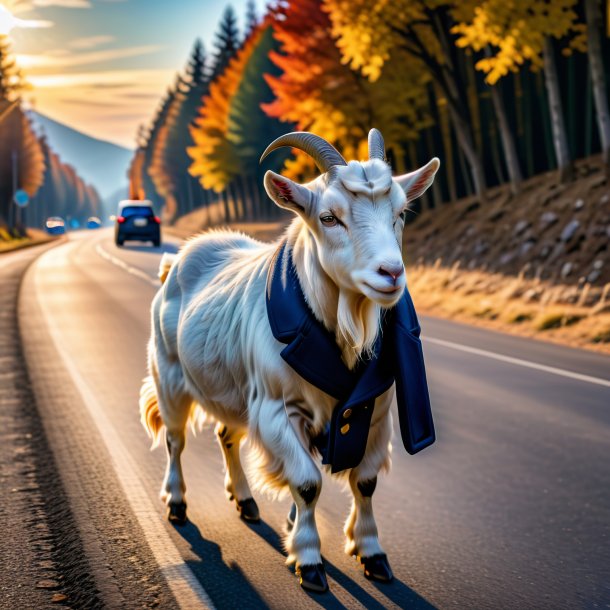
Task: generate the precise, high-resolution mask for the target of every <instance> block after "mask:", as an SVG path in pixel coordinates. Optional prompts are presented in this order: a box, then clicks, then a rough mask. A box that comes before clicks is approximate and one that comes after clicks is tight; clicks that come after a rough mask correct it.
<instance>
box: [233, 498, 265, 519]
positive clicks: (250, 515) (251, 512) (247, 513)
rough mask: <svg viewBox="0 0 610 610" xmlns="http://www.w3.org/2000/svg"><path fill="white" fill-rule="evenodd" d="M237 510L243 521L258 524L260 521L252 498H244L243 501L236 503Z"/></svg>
mask: <svg viewBox="0 0 610 610" xmlns="http://www.w3.org/2000/svg"><path fill="white" fill-rule="evenodd" d="M237 510H238V511H239V516H240V517H241V518H242V519H243V520H244V521H249V522H250V523H258V522H259V521H260V520H261V516H260V514H259V512H258V506H257V505H256V502H255V501H254V498H246V499H245V500H240V501H239V502H237Z"/></svg>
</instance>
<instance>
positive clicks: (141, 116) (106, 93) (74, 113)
mask: <svg viewBox="0 0 610 610" xmlns="http://www.w3.org/2000/svg"><path fill="white" fill-rule="evenodd" d="M228 4H232V6H233V8H234V9H235V11H236V13H237V15H238V16H239V18H240V27H241V26H242V24H243V16H244V14H245V6H246V0H231V1H230V2H229V1H228V0H226V1H219V2H218V1H217V2H215V1H213V0H169V1H168V0H165V1H163V0H0V31H1V30H2V27H3V25H4V26H6V23H7V21H8V22H9V23H10V26H13V27H12V29H11V32H10V35H11V38H12V41H13V52H14V53H15V54H16V56H17V61H18V63H19V65H20V67H21V68H22V69H23V71H24V73H25V76H26V79H27V81H28V82H29V83H30V84H31V85H32V87H33V89H32V91H30V92H29V93H27V94H26V96H25V97H26V98H29V99H30V100H31V102H32V105H33V107H34V108H35V109H36V110H37V111H38V112H40V113H42V114H45V115H47V116H49V117H50V118H52V119H55V120H56V121H60V122H61V123H65V124H66V125H69V126H70V127H73V128H75V129H78V130H79V131H82V132H83V133H86V134H89V135H92V136H95V137H97V138H101V139H103V140H107V141H110V142H114V143H117V144H121V145H123V146H127V147H129V148H133V147H134V141H135V134H136V131H137V128H138V125H140V124H142V123H144V124H148V123H149V122H150V120H151V118H152V116H153V113H154V111H155V109H156V107H157V106H158V104H159V101H160V99H161V97H162V95H163V93H164V92H165V90H166V89H167V87H168V86H169V85H170V84H171V83H172V82H173V81H174V79H175V75H176V72H178V71H179V70H182V69H183V68H184V66H185V65H186V62H187V60H188V57H189V54H190V51H191V48H192V45H193V43H194V41H195V39H196V38H201V39H202V40H203V42H204V44H205V46H206V49H207V50H208V51H211V50H212V42H213V40H214V32H215V30H216V27H217V24H218V21H219V19H220V17H221V15H222V12H223V11H224V9H225V7H226V6H227V5H228ZM257 8H258V11H259V13H260V12H262V9H263V3H262V0H259V1H258V2H257ZM11 14H12V15H14V17H15V19H12V18H11V17H10V15H11Z"/></svg>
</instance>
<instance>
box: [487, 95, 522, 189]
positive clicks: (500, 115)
mask: <svg viewBox="0 0 610 610" xmlns="http://www.w3.org/2000/svg"><path fill="white" fill-rule="evenodd" d="M491 101H492V102H493V105H494V112H495V113H496V118H497V119H498V128H499V130H500V138H501V139H502V148H503V150H504V158H505V160H506V169H507V170H508V178H509V180H510V190H511V192H512V194H513V195H516V194H517V193H518V192H519V191H520V190H521V182H522V181H523V176H522V175H521V168H520V167H519V158H518V156H517V148H516V146H515V139H514V138H513V134H512V132H511V130H510V127H509V125H508V118H507V117H506V109H505V108H504V101H503V100H502V95H501V93H500V91H499V90H498V85H494V86H493V87H491Z"/></svg>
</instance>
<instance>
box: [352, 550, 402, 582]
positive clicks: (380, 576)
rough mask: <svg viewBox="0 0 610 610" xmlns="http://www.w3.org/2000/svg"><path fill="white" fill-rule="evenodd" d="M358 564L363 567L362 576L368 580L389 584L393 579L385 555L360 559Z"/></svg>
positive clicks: (380, 554)
mask: <svg viewBox="0 0 610 610" xmlns="http://www.w3.org/2000/svg"><path fill="white" fill-rule="evenodd" d="M360 563H361V564H362V565H363V566H364V575H365V576H366V577H367V578H368V579H369V580H377V581H379V582H390V581H391V580H392V579H393V578H394V575H393V574H392V568H390V564H389V562H388V557H387V555H386V554H385V553H379V554H378V555H371V557H360Z"/></svg>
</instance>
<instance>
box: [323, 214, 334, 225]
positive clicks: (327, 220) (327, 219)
mask: <svg viewBox="0 0 610 610" xmlns="http://www.w3.org/2000/svg"><path fill="white" fill-rule="evenodd" d="M320 222H321V223H322V224H323V225H324V226H325V227H334V226H335V225H337V224H338V220H337V217H336V216H333V215H332V214H325V215H324V216H320Z"/></svg>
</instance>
